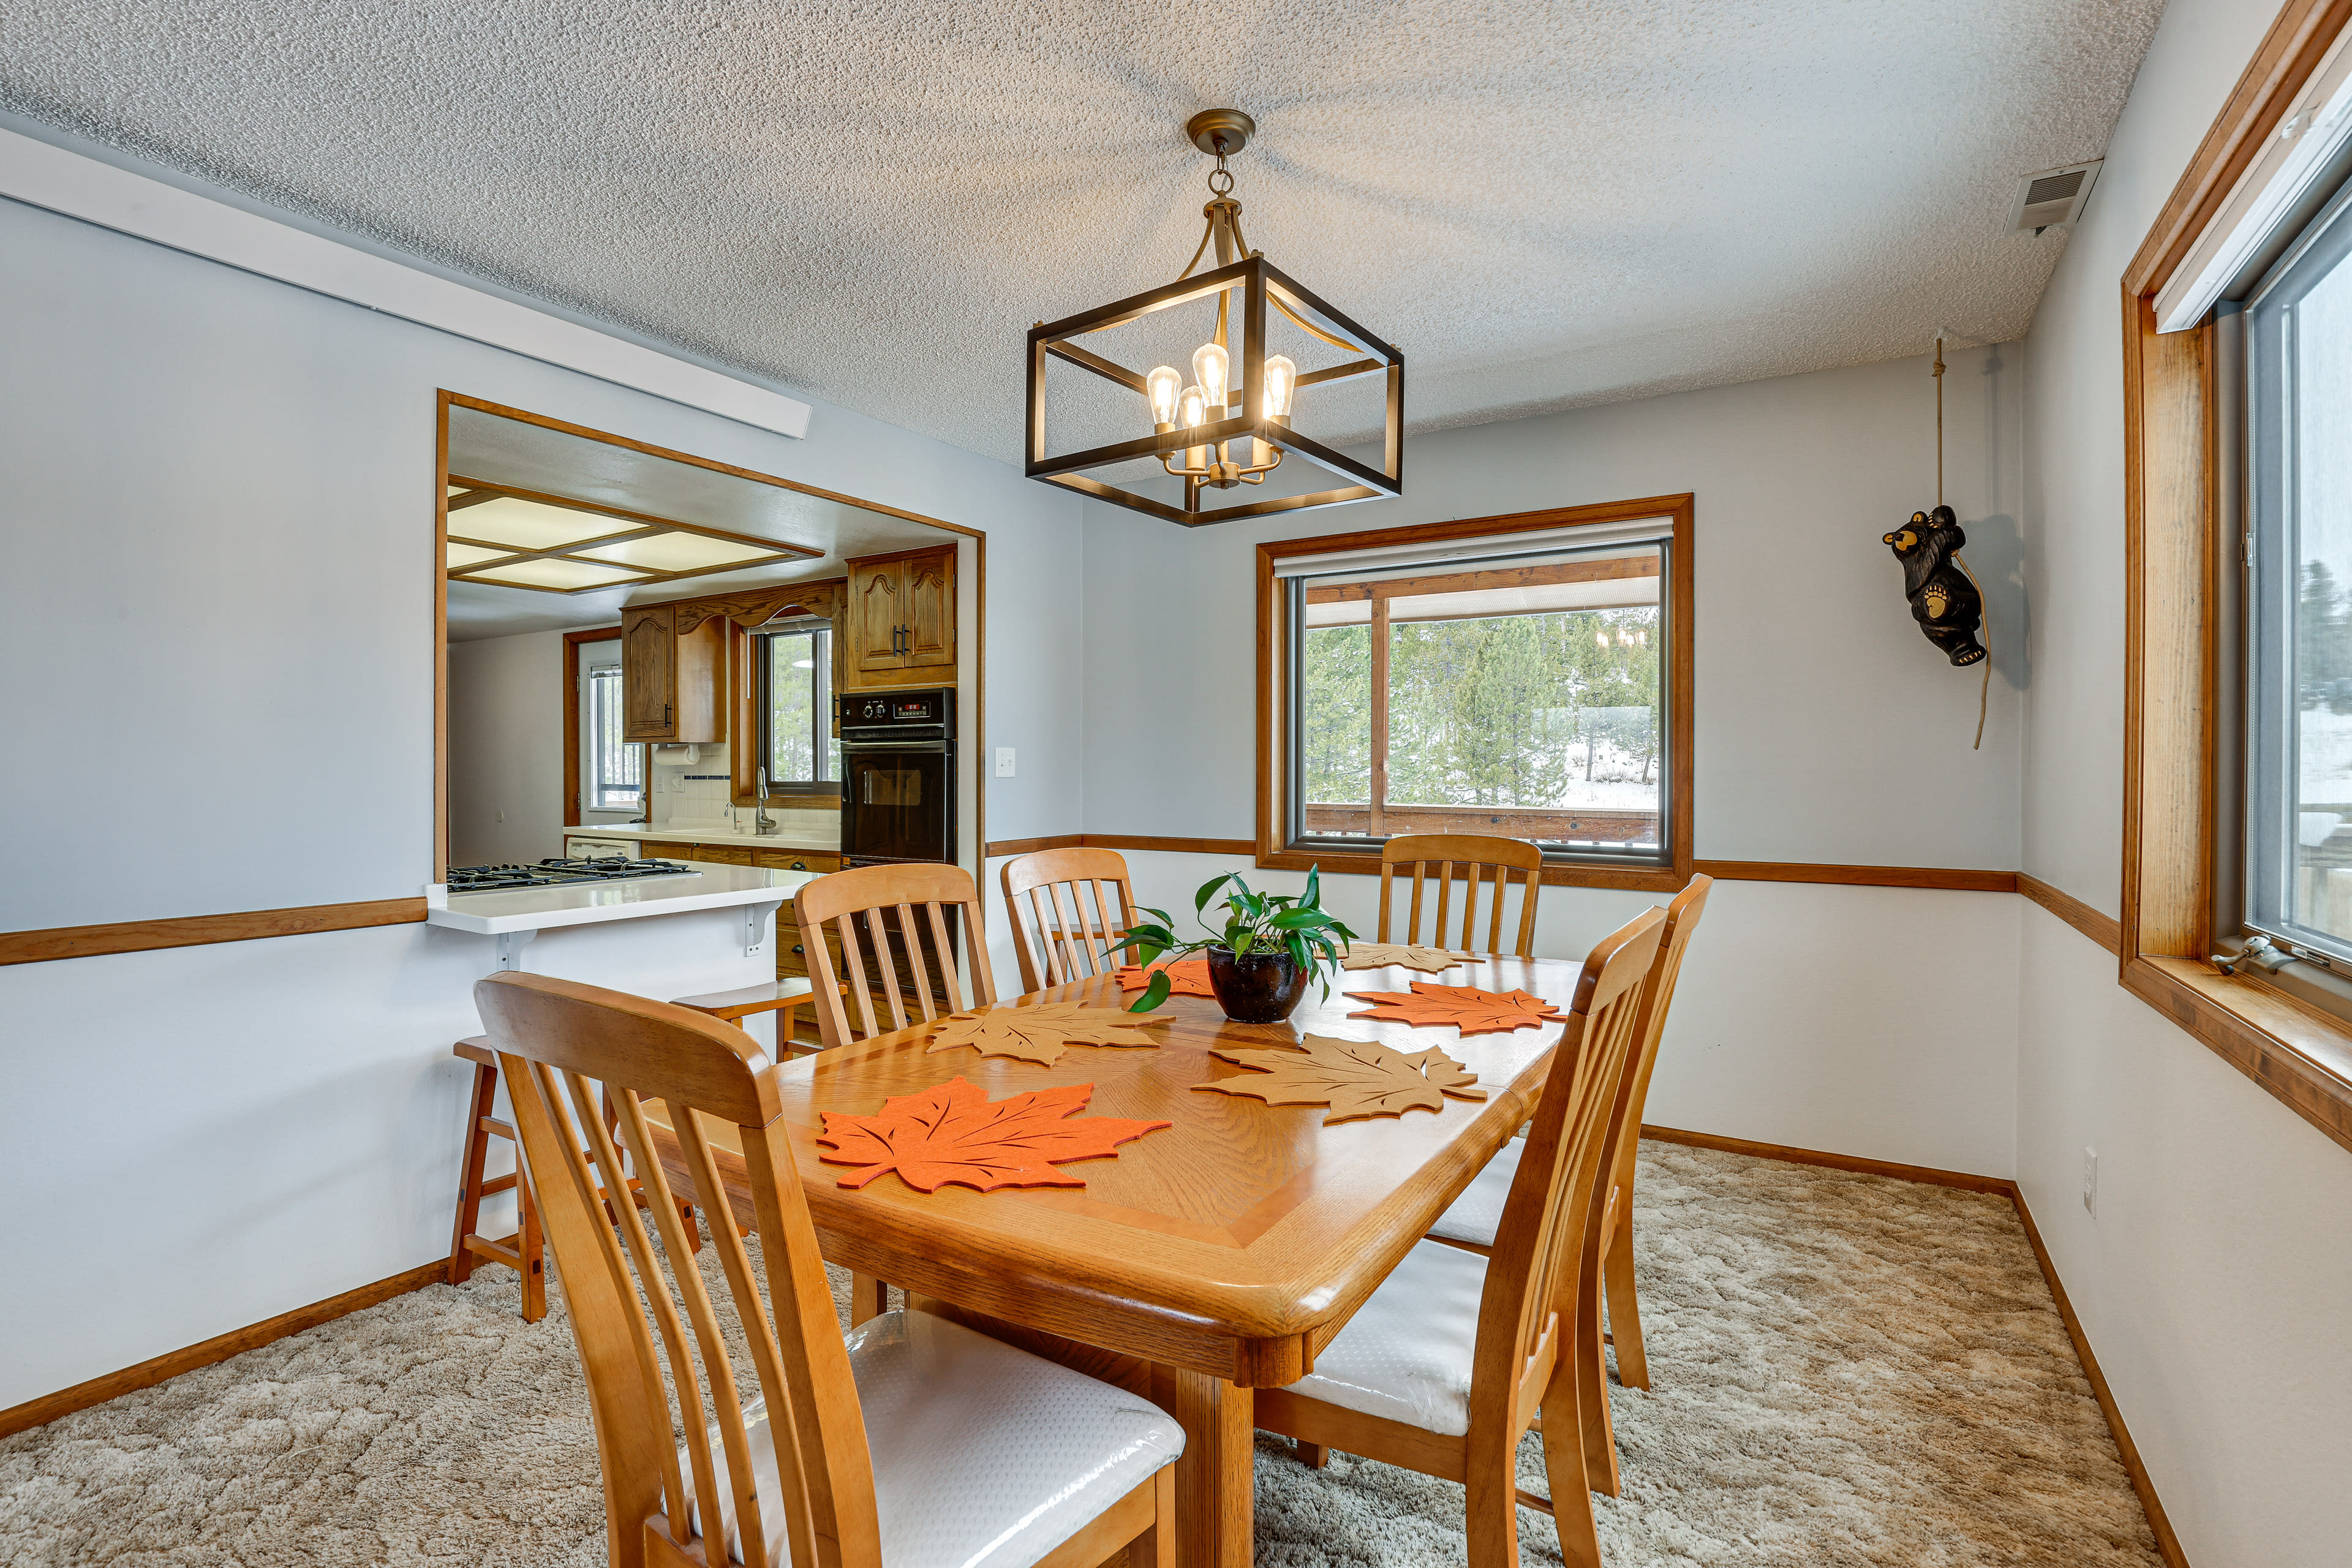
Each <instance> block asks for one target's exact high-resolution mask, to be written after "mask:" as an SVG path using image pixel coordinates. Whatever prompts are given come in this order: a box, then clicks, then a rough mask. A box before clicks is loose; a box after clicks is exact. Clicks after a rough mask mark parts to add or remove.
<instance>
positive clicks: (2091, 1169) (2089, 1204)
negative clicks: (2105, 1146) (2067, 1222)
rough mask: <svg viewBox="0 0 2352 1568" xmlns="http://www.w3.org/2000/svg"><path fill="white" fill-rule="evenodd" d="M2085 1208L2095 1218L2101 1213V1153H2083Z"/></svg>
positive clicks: (2087, 1151)
mask: <svg viewBox="0 0 2352 1568" xmlns="http://www.w3.org/2000/svg"><path fill="white" fill-rule="evenodd" d="M2083 1208H2084V1211H2085V1212H2086V1213H2088V1214H2090V1215H2092V1216H2093V1217H2096V1216H2097V1215H2098V1212H2099V1152H2098V1151H2097V1150H2096V1149H2088V1148H2086V1149H2084V1151H2083Z"/></svg>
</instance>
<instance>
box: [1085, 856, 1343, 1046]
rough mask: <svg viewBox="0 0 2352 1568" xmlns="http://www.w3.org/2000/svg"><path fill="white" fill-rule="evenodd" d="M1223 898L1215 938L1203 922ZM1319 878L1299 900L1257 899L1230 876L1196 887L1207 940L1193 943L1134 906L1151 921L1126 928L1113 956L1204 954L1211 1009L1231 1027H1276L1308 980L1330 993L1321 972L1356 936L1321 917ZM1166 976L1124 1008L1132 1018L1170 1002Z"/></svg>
mask: <svg viewBox="0 0 2352 1568" xmlns="http://www.w3.org/2000/svg"><path fill="white" fill-rule="evenodd" d="M1228 884H1230V885H1231V887H1232V889H1233V890H1232V891H1231V892H1227V893H1225V897H1224V909H1225V926H1224V930H1223V931H1216V930H1214V929H1213V927H1211V926H1210V924H1209V922H1208V921H1207V919H1206V918H1205V911H1206V910H1207V909H1208V907H1209V901H1210V900H1212V899H1214V898H1215V897H1216V896H1217V894H1218V893H1219V892H1221V891H1223V890H1224V889H1225V888H1226V887H1227V886H1228ZM1321 894H1322V879H1321V877H1320V876H1319V875H1318V872H1317V871H1316V870H1315V869H1314V868H1309V869H1308V870H1307V890H1306V891H1305V892H1303V893H1299V894H1297V896H1295V897H1294V896H1291V895H1287V894H1282V893H1255V892H1252V891H1251V890H1250V887H1249V884H1248V883H1246V882H1244V881H1243V880H1242V879H1241V876H1240V874H1239V873H1238V872H1233V871H1228V872H1226V873H1225V874H1224V875H1223V876H1222V877H1217V878H1214V879H1211V880H1210V881H1208V882H1205V883H1203V884H1202V887H1201V890H1200V891H1199V892H1198V893H1195V894H1194V895H1193V896H1192V913H1193V916H1194V918H1195V920H1197V921H1198V922H1199V924H1200V927H1201V929H1202V931H1209V932H1210V934H1209V935H1207V936H1205V937H1202V938H1200V939H1198V940H1197V941H1192V942H1180V941H1178V940H1177V937H1176V931H1175V921H1172V920H1171V919H1170V918H1169V916H1168V912H1167V911H1166V910H1153V909H1145V908H1141V907H1138V909H1137V910H1136V913H1138V914H1139V915H1148V916H1150V917H1151V918H1150V920H1148V921H1139V922H1138V923H1137V924H1135V925H1133V926H1130V927H1129V929H1128V932H1127V935H1126V936H1125V937H1123V938H1121V939H1120V940H1119V941H1118V942H1115V943H1113V944H1112V947H1113V950H1114V951H1116V950H1117V949H1118V948H1132V949H1134V951H1135V961H1136V962H1137V963H1141V964H1145V965H1150V964H1152V963H1158V962H1159V961H1160V959H1162V958H1166V959H1168V960H1169V961H1171V963H1172V962H1173V961H1175V960H1177V959H1180V958H1185V957H1189V956H1190V955H1192V954H1193V953H1196V952H1204V953H1206V954H1207V955H1208V960H1209V985H1210V988H1211V989H1212V990H1213V991H1215V993H1216V994H1217V1005H1219V1006H1221V1007H1223V1009H1224V1010H1225V1016H1226V1017H1228V1018H1231V1019H1233V1020H1234V1022H1235V1023H1237V1024H1278V1023H1280V1022H1281V1021H1282V1020H1283V1019H1285V1018H1287V1017H1289V1016H1290V1015H1291V1011H1292V1010H1293V1009H1294V1008H1296V1007H1297V1005H1298V1000H1299V998H1300V997H1302V996H1304V995H1306V994H1307V980H1308V979H1309V978H1310V977H1311V978H1314V979H1318V980H1319V981H1321V982H1322V985H1323V994H1324V995H1326V996H1328V995H1329V994H1331V977H1330V973H1329V972H1328V968H1327V965H1330V964H1336V963H1339V960H1340V958H1341V957H1342V956H1343V955H1344V954H1345V953H1346V952H1347V944H1348V943H1349V942H1353V941H1355V940H1356V933H1355V932H1354V931H1349V929H1348V928H1347V927H1346V926H1344V925H1342V924H1340V923H1339V921H1336V920H1334V919H1332V918H1331V916H1330V915H1328V914H1327V913H1325V912H1324V910H1323V906H1322V902H1321ZM1168 994H1169V980H1168V973H1167V971H1166V970H1165V969H1162V970H1160V971H1158V972H1156V973H1153V975H1152V976H1151V984H1149V985H1147V986H1146V987H1144V991H1143V994H1142V995H1140V996H1139V997H1137V998H1136V999H1135V1001H1134V1002H1133V1003H1131V1004H1129V1007H1128V1011H1129V1012H1130V1013H1149V1012H1150V1011H1151V1010H1152V1009H1153V1008H1155V1007H1157V1006H1159V1005H1160V1004H1161V1003H1162V1002H1165V1001H1167V1000H1168Z"/></svg>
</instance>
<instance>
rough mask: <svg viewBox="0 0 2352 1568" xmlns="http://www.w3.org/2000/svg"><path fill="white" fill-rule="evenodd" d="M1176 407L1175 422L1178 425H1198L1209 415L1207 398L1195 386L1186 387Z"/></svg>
mask: <svg viewBox="0 0 2352 1568" xmlns="http://www.w3.org/2000/svg"><path fill="white" fill-rule="evenodd" d="M1176 407H1177V413H1176V422H1177V423H1178V424H1180V425H1199V424H1202V423H1203V422H1204V421H1206V420H1207V418H1208V417H1209V400H1208V399H1207V398H1206V397H1204V396H1202V395H1201V389H1200V388H1199V387H1197V386H1188V387H1186V388H1185V389H1184V395H1183V397H1182V399H1181V401H1179V403H1178V404H1177V405H1176Z"/></svg>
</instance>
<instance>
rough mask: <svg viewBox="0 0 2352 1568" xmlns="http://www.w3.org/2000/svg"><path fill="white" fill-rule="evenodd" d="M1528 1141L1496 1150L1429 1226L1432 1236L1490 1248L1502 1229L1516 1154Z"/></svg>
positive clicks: (1510, 1142)
mask: <svg viewBox="0 0 2352 1568" xmlns="http://www.w3.org/2000/svg"><path fill="white" fill-rule="evenodd" d="M1527 1146H1528V1143H1527V1140H1526V1139H1524V1138H1511V1139H1507V1140H1505V1141H1504V1143H1503V1146H1502V1147H1501V1148H1500V1149H1497V1150H1496V1151H1495V1157H1494V1158H1493V1159H1491V1160H1489V1161H1487V1162H1486V1169H1485V1170H1483V1171H1481V1172H1479V1173H1478V1174H1477V1175H1476V1176H1475V1177H1473V1178H1472V1179H1471V1182H1470V1184H1469V1185H1468V1186H1466V1187H1465V1188H1463V1189H1462V1195H1461V1196H1460V1197H1458V1198H1455V1199H1454V1203H1453V1205H1452V1206H1451V1207H1449V1208H1448V1209H1447V1210H1446V1211H1445V1212H1444V1214H1442V1215H1438V1216H1437V1223H1436V1224H1435V1225H1433V1226H1430V1227H1429V1234H1430V1235H1432V1236H1442V1237H1445V1239H1446V1240H1448V1241H1466V1242H1469V1243H1470V1244H1472V1245H1473V1246H1475V1247H1492V1246H1494V1245H1495V1237H1496V1233H1497V1232H1499V1231H1500V1230H1501V1229H1502V1228H1503V1203H1504V1200H1506V1199H1507V1198H1508V1197H1509V1196H1510V1195H1511V1184H1512V1182H1514V1181H1516V1180H1517V1178H1518V1174H1519V1155H1520V1154H1521V1153H1523V1152H1525V1151H1526V1149H1527Z"/></svg>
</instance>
